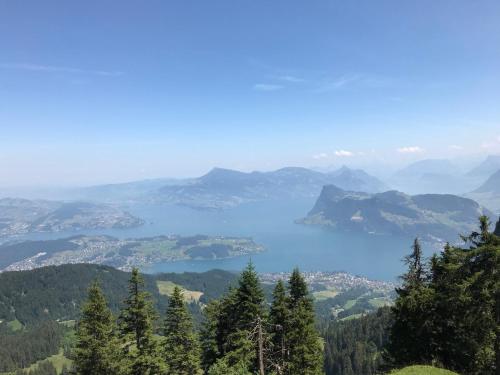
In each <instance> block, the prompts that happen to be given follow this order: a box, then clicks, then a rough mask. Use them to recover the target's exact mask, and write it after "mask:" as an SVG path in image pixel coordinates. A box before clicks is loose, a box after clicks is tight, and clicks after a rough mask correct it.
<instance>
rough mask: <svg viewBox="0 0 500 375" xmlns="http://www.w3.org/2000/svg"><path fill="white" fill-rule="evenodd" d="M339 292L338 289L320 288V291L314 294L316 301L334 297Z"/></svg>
mask: <svg viewBox="0 0 500 375" xmlns="http://www.w3.org/2000/svg"><path fill="white" fill-rule="evenodd" d="M338 294H339V292H337V291H336V290H320V291H318V292H314V293H313V296H314V299H315V300H316V301H323V300H325V299H328V298H333V297H335V296H336V295H338Z"/></svg>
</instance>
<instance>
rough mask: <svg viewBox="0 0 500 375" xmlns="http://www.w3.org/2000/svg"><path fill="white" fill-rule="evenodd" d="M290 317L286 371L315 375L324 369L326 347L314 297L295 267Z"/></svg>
mask: <svg viewBox="0 0 500 375" xmlns="http://www.w3.org/2000/svg"><path fill="white" fill-rule="evenodd" d="M288 289H289V297H288V310H289V317H290V318H289V319H288V322H287V323H286V324H285V326H286V327H287V331H286V332H285V337H286V338H285V341H286V342H287V346H288V347H287V352H288V354H287V359H286V365H285V368H286V373H288V374H297V375H316V374H321V373H322V370H323V348H322V343H321V339H320V336H319V334H318V332H317V330H316V327H315V315H314V307H313V300H312V298H311V296H310V295H309V292H308V289H307V284H306V282H305V280H304V278H303V277H302V275H301V274H300V272H299V270H298V269H297V268H296V269H294V270H293V272H292V275H291V276H290V280H289V282H288Z"/></svg>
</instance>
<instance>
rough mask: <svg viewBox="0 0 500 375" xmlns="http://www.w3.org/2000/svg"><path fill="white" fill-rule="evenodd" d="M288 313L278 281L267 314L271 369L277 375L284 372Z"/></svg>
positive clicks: (284, 297) (281, 283) (279, 281)
mask: <svg viewBox="0 0 500 375" xmlns="http://www.w3.org/2000/svg"><path fill="white" fill-rule="evenodd" d="M289 318H290V313H289V310H288V305H287V297H286V290H285V284H284V283H283V281H282V280H278V282H277V283H276V286H275V288H274V291H273V303H272V305H271V310H270V313H269V323H270V326H271V332H272V335H271V350H272V356H271V361H272V367H274V368H276V369H277V370H276V371H277V372H278V373H283V372H284V371H285V363H286V351H287V343H286V340H285V332H287V331H288V323H289Z"/></svg>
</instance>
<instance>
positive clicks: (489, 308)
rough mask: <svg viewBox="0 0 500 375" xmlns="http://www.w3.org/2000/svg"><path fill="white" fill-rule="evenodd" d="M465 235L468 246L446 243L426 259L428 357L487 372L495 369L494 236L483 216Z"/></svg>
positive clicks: (499, 256)
mask: <svg viewBox="0 0 500 375" xmlns="http://www.w3.org/2000/svg"><path fill="white" fill-rule="evenodd" d="M465 239H466V240H467V241H468V242H469V243H470V244H471V247H470V248H469V249H462V248H458V247H451V246H447V247H446V248H445V250H444V252H443V253H442V254H441V255H439V256H437V257H436V258H435V259H434V260H433V262H432V288H433V290H434V291H435V301H434V304H435V309H434V314H433V316H432V318H433V326H434V327H435V329H434V330H435V334H434V337H433V339H434V343H435V345H434V355H435V356H436V357H437V360H438V361H439V362H441V363H443V365H444V366H446V367H447V368H450V369H453V370H456V371H458V372H460V373H466V374H481V375H486V374H491V375H493V374H497V373H498V370H499V369H500V342H499V340H500V273H499V272H498V270H499V269H500V239H498V237H496V236H494V235H491V233H490V232H489V223H488V220H487V219H486V218H484V217H483V218H481V219H480V230H479V232H473V233H472V234H471V235H470V236H468V237H465Z"/></svg>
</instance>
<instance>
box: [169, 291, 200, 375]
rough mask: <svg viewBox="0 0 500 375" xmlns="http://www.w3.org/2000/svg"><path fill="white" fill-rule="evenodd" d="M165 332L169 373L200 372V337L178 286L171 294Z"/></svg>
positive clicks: (194, 373)
mask: <svg viewBox="0 0 500 375" xmlns="http://www.w3.org/2000/svg"><path fill="white" fill-rule="evenodd" d="M164 334H165V341H164V344H163V349H164V355H165V359H166V362H167V364H168V371H167V374H171V375H196V374H199V373H200V372H201V368H200V347H199V343H198V338H197V337H196V335H195V333H194V331H193V323H192V320H191V316H190V315H189V312H188V310H187V307H186V304H185V302H184V299H183V296H182V292H181V290H180V289H179V288H178V287H177V286H176V287H175V288H174V291H173V294H172V295H171V296H170V300H169V305H168V308H167V313H166V318H165V326H164Z"/></svg>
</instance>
